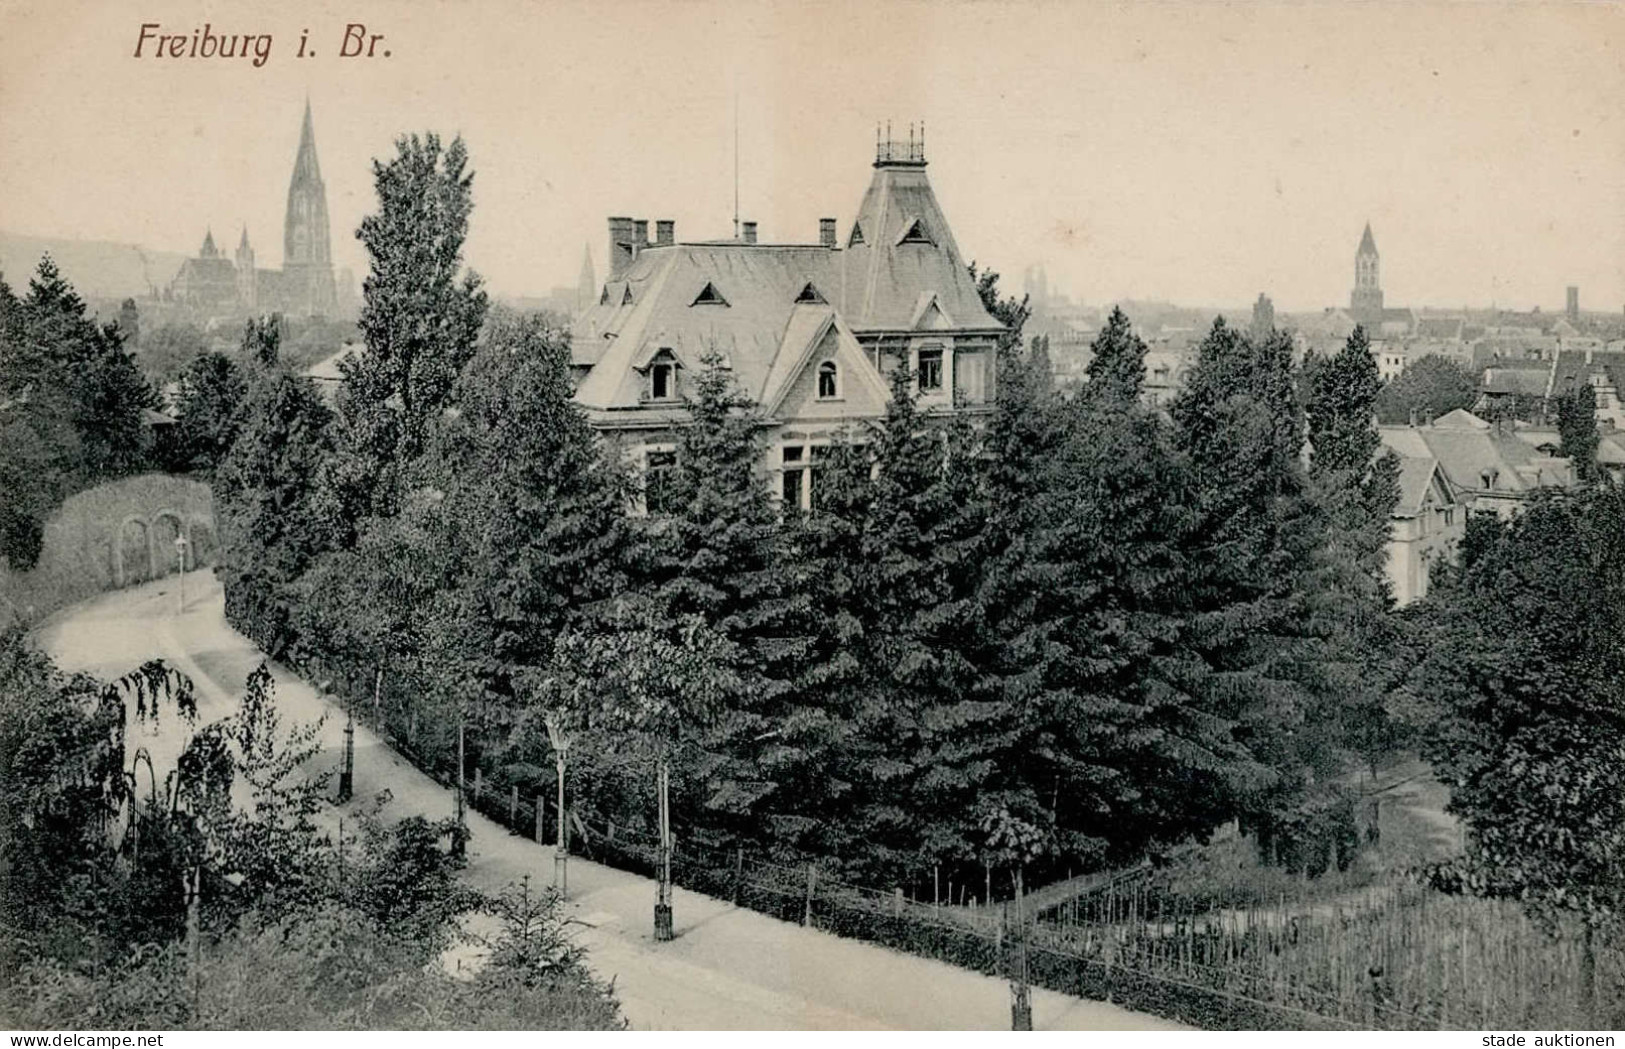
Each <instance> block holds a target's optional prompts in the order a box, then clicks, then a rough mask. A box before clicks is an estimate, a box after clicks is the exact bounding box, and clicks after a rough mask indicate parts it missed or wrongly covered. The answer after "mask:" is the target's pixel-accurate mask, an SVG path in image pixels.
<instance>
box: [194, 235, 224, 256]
mask: <svg viewBox="0 0 1625 1049" xmlns="http://www.w3.org/2000/svg"><path fill="white" fill-rule="evenodd" d="M218 254H220V252H218V251H216V250H215V246H214V230H213V229H212V228H211V229H210V230H208V231H207V232H206V233H204V234H203V247H202V248H201V249H199V251H198V258H201V259H212V258H214V257H215V256H216V255H218Z"/></svg>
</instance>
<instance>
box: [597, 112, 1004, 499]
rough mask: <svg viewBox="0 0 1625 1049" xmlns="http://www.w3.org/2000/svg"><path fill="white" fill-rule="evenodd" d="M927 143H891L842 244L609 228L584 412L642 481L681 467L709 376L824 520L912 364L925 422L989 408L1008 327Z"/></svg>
mask: <svg viewBox="0 0 1625 1049" xmlns="http://www.w3.org/2000/svg"><path fill="white" fill-rule="evenodd" d="M925 166H926V161H925V149H924V143H923V141H922V142H914V141H909V142H906V143H903V142H881V143H879V144H878V145H877V148H876V157H875V163H874V175H873V177H872V179H871V181H870V184H869V189H868V192H866V193H865V194H864V197H863V200H862V203H861V204H860V205H859V207H858V212H857V216H856V218H855V219H854V220H853V222H852V224H851V225H850V226H849V227H848V228H847V231H846V235H845V236H844V237H838V230H837V226H836V220H835V219H822V220H820V223H819V239H818V241H817V242H816V243H807V244H771V243H762V242H760V241H759V240H758V237H757V232H756V224H755V223H753V222H746V223H744V224H743V226H742V228H741V230H740V235H739V236H737V237H735V238H733V239H730V240H713V241H698V242H679V241H678V240H677V239H676V230H675V225H674V224H673V223H671V222H669V221H665V220H662V221H659V222H657V223H656V224H655V229H656V235H655V239H654V240H653V241H652V242H651V241H650V239H649V236H648V222H647V221H643V220H633V219H629V218H619V217H617V218H611V219H610V220H609V234H610V238H609V239H610V251H609V261H610V269H609V274H608V277H607V279H606V281H605V282H604V285H603V288H602V290H601V291H600V293H599V295H598V301H597V304H596V305H594V306H592V307H590V308H589V309H587V310H586V311H585V312H584V313H583V314H582V315H581V316H579V317H577V318H576V320H575V323H574V325H573V329H572V345H571V362H572V366H573V368H574V370H575V372H576V375H577V376H578V385H577V388H576V394H575V399H576V402H577V403H578V404H580V405H581V407H582V408H583V409H585V411H586V414H587V418H588V420H589V422H591V424H592V425H593V426H594V427H596V428H597V429H599V430H600V431H601V432H603V433H605V434H606V435H615V436H616V437H618V439H620V440H621V441H622V443H623V446H624V447H625V448H626V451H627V453H628V455H630V456H631V457H632V458H633V460H634V461H635V462H636V463H637V464H638V465H639V466H640V467H641V468H642V470H643V471H644V475H645V491H646V492H649V493H653V492H657V491H658V487H659V480H658V478H659V474H660V471H662V470H663V469H667V468H669V467H670V466H671V465H673V464H674V463H675V454H676V447H677V431H678V430H679V429H680V428H681V427H683V426H684V425H686V423H687V422H688V418H689V415H688V409H687V406H686V402H687V397H688V394H689V392H690V391H691V390H692V388H693V383H694V381H695V379H696V377H697V376H698V375H699V373H700V372H701V370H702V369H704V368H706V367H707V366H708V362H715V363H716V364H717V365H718V366H720V367H722V368H724V369H726V370H727V371H728V372H729V373H731V375H732V377H733V380H734V384H735V385H736V387H737V388H738V390H739V391H740V392H741V393H743V394H744V395H746V396H747V397H749V398H751V399H752V400H753V401H754V402H756V404H757V405H758V406H759V407H760V409H761V412H762V414H763V424H764V426H765V427H766V428H767V429H768V431H769V434H768V440H767V445H768V461H767V463H766V467H767V469H768V471H769V472H770V474H771V475H772V477H773V486H774V492H775V494H776V495H777V497H779V498H781V499H783V500H784V501H785V502H787V503H790V504H791V505H799V506H801V507H804V508H805V507H810V506H811V505H812V500H813V498H814V493H815V491H816V488H817V479H816V471H817V468H818V461H819V457H820V455H821V454H822V449H824V448H826V447H828V445H829V443H830V441H831V440H832V439H834V438H835V437H836V435H837V434H838V433H840V432H842V431H848V432H855V431H856V430H858V429H859V428H860V427H861V426H862V424H863V423H864V422H866V421H873V420H879V419H880V418H882V417H883V416H884V415H885V411H886V405H887V402H888V401H889V400H890V397H891V391H890V376H891V374H892V372H894V371H895V370H896V369H897V368H899V367H901V366H905V365H906V366H907V367H908V368H909V369H910V372H911V373H912V376H913V378H912V382H913V387H914V392H915V394H916V395H917V396H918V398H919V404H920V408H921V410H922V411H924V412H927V413H947V412H955V411H962V412H984V411H987V410H989V409H990V408H991V407H992V402H993V395H994V384H995V382H996V375H995V359H996V352H995V351H996V348H997V346H998V341H999V338H1000V336H1001V335H1002V334H1003V333H1004V331H1005V329H1004V327H1003V325H1001V324H1000V323H999V321H998V320H996V319H995V318H994V317H993V316H992V315H990V314H989V313H988V312H987V309H986V308H985V307H984V306H983V304H982V300H981V297H980V295H979V294H978V293H977V290H976V286H975V284H974V283H973V282H972V280H971V277H970V273H969V271H968V269H967V267H966V260H965V258H964V256H963V255H962V254H961V253H960V251H959V248H958V245H957V244H955V242H954V238H953V233H952V231H951V230H950V229H949V227H948V221H947V219H946V217H945V216H944V215H943V213H942V209H941V208H940V206H939V205H938V203H937V200H936V196H935V194H934V193H933V192H932V190H931V185H930V183H929V181H928V180H927V178H926V174H925Z"/></svg>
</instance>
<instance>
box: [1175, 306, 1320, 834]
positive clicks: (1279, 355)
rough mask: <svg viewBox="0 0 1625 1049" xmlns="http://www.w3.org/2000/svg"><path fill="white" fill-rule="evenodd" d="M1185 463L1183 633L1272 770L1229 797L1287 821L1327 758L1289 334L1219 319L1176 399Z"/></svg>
mask: <svg viewBox="0 0 1625 1049" xmlns="http://www.w3.org/2000/svg"><path fill="white" fill-rule="evenodd" d="M1171 412H1172V417H1173V421H1174V425H1175V441H1176V446H1177V447H1178V448H1179V450H1180V451H1181V452H1182V453H1183V458H1184V460H1185V462H1186V463H1187V464H1188V467H1187V477H1188V481H1187V488H1188V490H1189V493H1190V495H1189V499H1190V506H1189V509H1188V513H1189V515H1190V517H1189V524H1188V528H1187V530H1185V531H1184V533H1183V536H1182V544H1183V546H1184V547H1185V558H1186V561H1185V563H1186V566H1187V570H1188V576H1187V579H1186V581H1185V587H1184V590H1183V593H1184V597H1185V602H1186V604H1185V610H1184V618H1185V626H1184V629H1185V632H1186V637H1187V639H1188V643H1189V644H1190V645H1191V647H1192V649H1193V650H1194V651H1195V652H1196V653H1198V654H1199V655H1200V657H1201V659H1202V661H1203V663H1205V665H1206V666H1205V670H1204V671H1203V675H1202V681H1201V682H1200V685H1199V687H1200V689H1201V691H1202V694H1203V697H1204V708H1205V709H1206V710H1207V711H1208V712H1209V713H1210V714H1212V715H1214V716H1217V717H1221V718H1225V719H1227V720H1230V721H1233V722H1235V724H1236V728H1235V730H1234V735H1235V738H1236V739H1237V740H1238V741H1240V742H1241V743H1243V744H1244V745H1245V746H1246V747H1247V749H1248V752H1249V753H1250V755H1251V756H1252V757H1253V759H1254V760H1255V761H1257V762H1258V763H1259V764H1260V765H1262V766H1264V767H1266V768H1268V769H1269V770H1271V773H1272V774H1271V776H1270V777H1268V778H1267V780H1260V781H1256V782H1254V783H1253V784H1251V785H1250V786H1248V787H1246V788H1244V789H1242V790H1241V791H1240V792H1239V794H1238V795H1237V796H1236V797H1235V798H1234V799H1233V802H1234V804H1235V805H1236V807H1237V809H1238V810H1239V811H1240V812H1241V814H1242V815H1243V816H1244V817H1246V818H1248V819H1249V820H1250V821H1252V822H1253V823H1254V824H1255V825H1258V826H1260V828H1261V829H1263V830H1265V831H1272V830H1274V829H1279V827H1280V826H1282V825H1283V824H1287V823H1291V822H1295V820H1294V817H1297V816H1298V815H1299V814H1300V810H1301V808H1302V806H1303V804H1304V800H1303V799H1302V798H1301V797H1300V796H1299V795H1298V788H1299V785H1300V784H1301V783H1303V781H1304V778H1305V773H1306V771H1307V770H1310V769H1314V768H1316V767H1318V768H1319V771H1320V772H1321V773H1322V774H1325V773H1327V772H1328V771H1329V770H1328V769H1327V768H1326V767H1325V766H1326V765H1327V764H1329V763H1330V762H1331V761H1332V757H1331V756H1330V755H1328V754H1327V752H1326V751H1327V747H1328V743H1329V741H1328V740H1327V739H1326V738H1325V737H1324V736H1323V735H1321V734H1319V733H1305V732H1304V731H1303V730H1304V729H1305V727H1306V726H1310V727H1312V726H1313V722H1314V710H1315V708H1316V706H1317V694H1316V691H1315V683H1314V682H1313V680H1307V681H1306V680H1305V678H1306V677H1308V678H1311V679H1312V677H1313V670H1314V669H1315V668H1314V666H1313V664H1312V662H1311V661H1310V660H1309V658H1308V654H1309V648H1310V646H1309V644H1308V642H1307V641H1306V638H1305V632H1306V631H1305V623H1304V621H1303V616H1302V614H1301V612H1302V609H1301V601H1300V599H1301V597H1302V595H1303V593H1304V592H1305V579H1304V577H1305V573H1306V572H1307V571H1308V567H1309V566H1310V564H1311V563H1312V560H1313V557H1314V555H1315V552H1316V549H1317V546H1318V544H1319V543H1320V541H1321V538H1322V535H1323V532H1324V517H1323V514H1322V512H1321V510H1320V508H1319V507H1318V506H1317V505H1316V503H1315V501H1314V499H1313V497H1312V493H1311V491H1310V488H1309V483H1308V477H1307V474H1306V471H1305V470H1304V468H1303V464H1302V451H1303V446H1304V419H1303V411H1302V407H1301V405H1300V402H1299V400H1298V392H1297V388H1296V376H1295V374H1294V369H1293V367H1292V345H1291V341H1290V338H1289V337H1288V336H1286V335H1285V334H1283V333H1281V332H1278V331H1277V332H1273V333H1271V334H1270V335H1269V336H1268V337H1267V338H1266V339H1265V340H1264V341H1263V342H1262V343H1260V344H1258V345H1256V346H1255V345H1254V344H1253V343H1252V342H1251V341H1250V340H1248V339H1247V338H1246V337H1245V336H1244V335H1243V334H1242V333H1240V332H1239V331H1236V330H1235V329H1232V328H1230V327H1229V326H1228V325H1226V324H1225V322H1224V319H1223V318H1219V319H1217V320H1215V321H1214V324H1213V327H1212V329H1211V330H1210V331H1209V333H1208V335H1207V337H1206V338H1205V339H1204V340H1203V342H1202V345H1201V350H1200V354H1199V356H1198V359H1197V363H1196V366H1195V367H1194V368H1193V369H1192V372H1191V377H1190V381H1189V383H1188V384H1187V386H1186V388H1185V390H1184V391H1183V393H1181V395H1180V396H1179V397H1178V398H1176V399H1175V401H1174V403H1173V405H1172V406H1171Z"/></svg>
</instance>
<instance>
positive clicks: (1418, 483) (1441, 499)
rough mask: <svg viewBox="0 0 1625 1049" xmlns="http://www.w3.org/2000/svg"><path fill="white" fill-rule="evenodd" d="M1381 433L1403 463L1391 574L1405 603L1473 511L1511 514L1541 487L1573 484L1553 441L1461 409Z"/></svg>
mask: <svg viewBox="0 0 1625 1049" xmlns="http://www.w3.org/2000/svg"><path fill="white" fill-rule="evenodd" d="M1378 433H1379V435H1380V436H1381V438H1382V452H1393V453H1394V454H1395V455H1396V456H1398V457H1399V464H1400V475H1399V486H1400V498H1399V504H1398V506H1397V507H1396V508H1395V509H1394V512H1393V515H1392V529H1391V531H1390V533H1389V542H1388V579H1389V582H1390V584H1391V585H1392V587H1393V591H1394V598H1395V600H1396V601H1397V602H1398V603H1399V604H1402V605H1404V604H1409V603H1410V602H1411V601H1415V600H1417V599H1418V598H1421V597H1423V596H1425V595H1426V594H1427V587H1428V577H1429V575H1430V573H1431V572H1432V569H1433V565H1434V564H1437V563H1438V562H1439V561H1440V560H1441V559H1449V558H1453V557H1454V556H1455V549H1456V544H1457V543H1459V542H1460V540H1461V537H1462V536H1463V535H1464V534H1465V532H1466V527H1467V518H1468V516H1469V515H1471V514H1490V515H1493V516H1495V517H1498V518H1501V519H1502V520H1510V519H1511V518H1512V517H1514V516H1515V515H1517V514H1518V513H1520V512H1521V511H1522V510H1523V508H1524V506H1525V505H1526V504H1527V503H1528V502H1529V500H1530V499H1531V498H1533V497H1534V495H1535V493H1536V492H1538V491H1539V490H1540V489H1542V488H1555V487H1566V486H1568V485H1570V484H1572V483H1573V473H1572V470H1571V468H1570V464H1569V461H1568V460H1567V459H1564V458H1561V457H1558V456H1556V455H1554V454H1552V446H1551V445H1550V444H1546V443H1540V442H1539V441H1538V440H1537V439H1535V438H1534V437H1533V436H1532V435H1525V434H1520V433H1518V432H1516V431H1514V430H1513V429H1512V428H1511V427H1508V426H1500V425H1496V424H1493V423H1490V422H1486V421H1485V420H1483V419H1480V418H1479V417H1478V416H1476V415H1473V414H1472V413H1471V412H1467V411H1462V410H1460V409H1457V410H1456V411H1453V412H1450V413H1448V414H1446V415H1444V416H1441V417H1440V418H1439V419H1437V420H1435V421H1433V422H1431V423H1427V424H1423V425H1419V426H1382V427H1379V428H1378ZM1379 454H1380V453H1379Z"/></svg>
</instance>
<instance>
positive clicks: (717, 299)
mask: <svg viewBox="0 0 1625 1049" xmlns="http://www.w3.org/2000/svg"><path fill="white" fill-rule="evenodd" d="M689 305H690V306H726V305H728V300H727V299H725V298H723V297H722V292H720V291H718V290H717V286H716V285H715V284H712V283H711V282H710V281H706V282H705V287H703V288H701V289H700V293H699V294H698V295H696V296H694V301H693V302H691V303H689Z"/></svg>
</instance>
